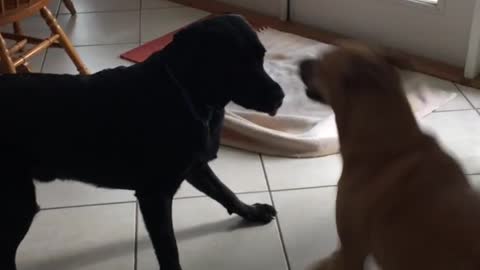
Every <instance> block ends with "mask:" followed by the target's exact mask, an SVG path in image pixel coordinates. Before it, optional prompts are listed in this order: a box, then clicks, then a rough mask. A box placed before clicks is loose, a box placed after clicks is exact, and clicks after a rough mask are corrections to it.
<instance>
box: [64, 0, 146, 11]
mask: <svg viewBox="0 0 480 270" xmlns="http://www.w3.org/2000/svg"><path fill="white" fill-rule="evenodd" d="M73 4H74V5H75V9H76V10H77V12H78V13H82V12H105V11H125V10H138V9H139V8H140V0H81V1H73ZM66 13H68V14H69V13H70V12H69V11H68V9H67V8H66V7H65V5H63V4H62V5H61V6H60V14H66Z"/></svg>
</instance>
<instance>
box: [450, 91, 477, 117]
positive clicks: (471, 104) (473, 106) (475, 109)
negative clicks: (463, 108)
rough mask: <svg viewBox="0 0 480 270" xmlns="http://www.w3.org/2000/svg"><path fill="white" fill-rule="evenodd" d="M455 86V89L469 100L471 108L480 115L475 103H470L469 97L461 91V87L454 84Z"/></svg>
mask: <svg viewBox="0 0 480 270" xmlns="http://www.w3.org/2000/svg"><path fill="white" fill-rule="evenodd" d="M453 85H455V88H457V90H458V92H460V94H461V95H462V96H463V97H464V98H465V99H466V100H467V102H468V104H470V106H472V108H473V110H474V111H476V112H477V113H478V114H479V115H480V111H478V109H477V108H475V105H473V103H472V102H471V101H470V99H468V97H467V95H465V93H463V91H462V89H460V87H459V86H458V85H457V84H456V83H453Z"/></svg>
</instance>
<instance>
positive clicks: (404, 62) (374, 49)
mask: <svg viewBox="0 0 480 270" xmlns="http://www.w3.org/2000/svg"><path fill="white" fill-rule="evenodd" d="M337 45H338V46H339V47H342V48H344V49H346V50H353V51H357V52H364V53H365V52H370V53H373V54H375V55H376V56H378V57H380V58H383V59H384V61H385V62H387V63H388V64H390V65H392V66H396V67H398V68H400V69H413V63H412V62H411V60H410V57H409V56H408V55H406V54H405V53H402V52H400V51H398V50H395V49H392V48H387V47H382V46H379V45H374V44H368V43H366V42H359V41H355V40H348V39H344V40H339V41H338V43H337Z"/></svg>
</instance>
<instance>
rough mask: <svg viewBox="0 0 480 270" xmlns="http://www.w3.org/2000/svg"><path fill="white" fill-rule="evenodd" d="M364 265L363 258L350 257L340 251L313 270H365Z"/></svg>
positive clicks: (312, 268)
mask: <svg viewBox="0 0 480 270" xmlns="http://www.w3.org/2000/svg"><path fill="white" fill-rule="evenodd" d="M352 255H353V254H352ZM363 263H364V258H363V259H362V256H348V255H346V254H345V251H344V250H342V249H339V250H337V251H335V252H333V253H332V254H331V255H330V256H328V257H327V258H325V259H323V260H321V261H320V262H318V263H316V264H315V265H314V266H313V267H311V270H363Z"/></svg>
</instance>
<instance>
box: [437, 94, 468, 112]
mask: <svg viewBox="0 0 480 270" xmlns="http://www.w3.org/2000/svg"><path fill="white" fill-rule="evenodd" d="M453 92H456V93H457V96H456V97H455V98H454V99H453V100H452V101H450V102H448V103H447V104H445V105H443V106H442V107H440V108H438V109H436V110H435V111H436V112H443V111H458V110H471V109H473V107H472V105H470V103H469V102H468V101H467V99H466V98H465V96H464V95H463V94H462V93H460V91H458V90H453Z"/></svg>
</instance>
